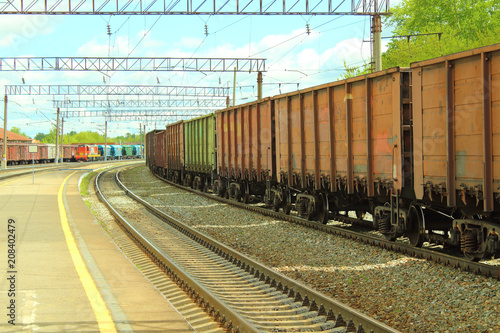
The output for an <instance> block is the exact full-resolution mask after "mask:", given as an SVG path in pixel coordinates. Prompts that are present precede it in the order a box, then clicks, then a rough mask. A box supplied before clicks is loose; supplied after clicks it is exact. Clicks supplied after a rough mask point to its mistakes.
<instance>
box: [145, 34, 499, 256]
mask: <svg viewBox="0 0 500 333" xmlns="http://www.w3.org/2000/svg"><path fill="white" fill-rule="evenodd" d="M499 73H500V44H498V45H493V46H488V47H484V48H480V49H475V50H471V51H467V52H462V53H458V54H454V55H450V56H445V57H440V58H436V59H431V60H427V61H421V62H416V63H413V64H412V65H411V68H408V69H402V68H391V69H388V70H384V71H380V72H377V73H373V74H369V75H364V76H359V77H355V78H350V79H347V80H342V81H337V82H332V83H328V84H324V85H321V86H317V87H312V88H309V89H304V90H300V91H296V92H292V93H288V94H283V95H278V96H273V97H270V98H266V99H262V100H259V101H255V102H252V103H248V104H244V105H239V106H234V107H231V108H227V109H224V110H220V111H217V112H215V113H213V114H209V115H207V116H204V117H200V118H196V119H192V120H188V121H183V122H177V123H175V124H170V125H168V126H167V127H166V129H165V130H160V131H159V130H155V131H152V132H149V133H147V135H146V163H147V165H148V166H149V168H150V169H151V170H152V172H153V173H155V174H158V175H159V176H161V177H164V178H166V179H170V180H172V181H175V182H177V183H181V184H184V185H186V186H191V187H194V188H197V189H200V190H204V191H206V190H208V189H211V190H212V191H213V192H214V193H216V194H218V195H220V196H226V197H230V198H234V199H236V200H242V201H247V200H248V198H249V197H250V196H252V197H254V198H260V199H261V200H262V201H263V202H265V203H266V204H268V205H270V206H272V207H273V208H274V209H275V210H276V211H278V210H279V209H283V211H284V212H285V213H289V212H290V210H291V209H294V210H296V211H297V212H298V214H300V215H301V216H303V217H304V218H307V219H310V218H315V219H319V221H320V222H322V223H326V222H327V221H328V220H329V218H333V217H334V216H335V215H337V214H347V213H348V212H349V211H351V212H353V214H355V215H356V216H357V217H358V218H359V219H364V216H365V215H366V213H370V214H371V215H372V216H373V222H372V224H373V227H374V228H376V229H378V230H379V231H380V232H381V233H382V234H383V235H385V237H386V238H388V239H395V238H396V237H400V236H407V237H408V238H409V241H410V243H411V244H412V245H413V246H421V245H422V244H423V242H424V241H429V242H433V243H442V244H446V245H450V246H455V247H458V248H460V249H461V251H463V253H464V255H465V256H466V257H467V258H469V259H471V260H479V259H481V258H487V257H489V256H491V255H496V256H498V255H500V241H499V235H498V231H497V230H496V229H497V228H499V227H500V221H499V220H500V148H499V147H500V75H499Z"/></svg>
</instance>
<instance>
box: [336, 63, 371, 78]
mask: <svg viewBox="0 0 500 333" xmlns="http://www.w3.org/2000/svg"><path fill="white" fill-rule="evenodd" d="M344 68H345V72H344V73H342V74H341V75H340V78H341V79H344V80H345V79H348V78H351V77H356V76H360V75H364V74H368V73H370V72H371V68H370V64H369V63H364V64H363V66H360V67H355V66H353V67H349V65H347V62H346V61H345V60H344Z"/></svg>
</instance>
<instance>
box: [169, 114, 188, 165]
mask: <svg viewBox="0 0 500 333" xmlns="http://www.w3.org/2000/svg"><path fill="white" fill-rule="evenodd" d="M166 132H167V133H166V135H167V138H166V140H167V141H166V142H167V148H166V150H167V168H168V169H169V170H177V171H181V170H183V169H184V158H185V157H184V153H185V152H184V122H183V121H180V122H177V123H174V124H170V125H167V128H166Z"/></svg>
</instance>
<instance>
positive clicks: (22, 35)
mask: <svg viewBox="0 0 500 333" xmlns="http://www.w3.org/2000/svg"><path fill="white" fill-rule="evenodd" d="M61 20H62V19H60V18H55V17H50V16H49V15H31V16H19V15H3V17H2V20H0V31H2V34H1V35H0V46H3V47H10V48H11V49H14V51H18V50H20V49H22V47H23V46H26V45H29V43H30V41H31V40H33V39H34V38H36V37H37V36H40V35H48V34H50V33H52V32H53V31H54V29H55V28H56V27H57V26H58V25H59V23H60V22H61Z"/></svg>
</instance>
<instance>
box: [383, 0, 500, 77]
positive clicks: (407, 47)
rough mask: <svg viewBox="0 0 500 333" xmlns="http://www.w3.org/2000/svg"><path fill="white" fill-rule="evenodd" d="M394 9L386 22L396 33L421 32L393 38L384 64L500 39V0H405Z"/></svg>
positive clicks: (405, 64)
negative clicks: (406, 36)
mask: <svg viewBox="0 0 500 333" xmlns="http://www.w3.org/2000/svg"><path fill="white" fill-rule="evenodd" d="M391 11H392V12H393V15H391V16H390V17H388V18H387V19H386V22H385V23H386V25H388V26H390V27H392V28H393V33H394V35H396V36H397V35H399V36H401V35H421V36H414V37H408V38H394V39H392V41H391V42H390V43H389V45H388V49H387V51H386V52H385V53H384V54H383V56H382V59H383V60H382V62H383V66H384V68H390V67H395V66H401V67H408V66H409V65H410V63H412V62H415V61H420V60H425V59H431V58H435V57H439V56H442V55H446V54H452V53H456V52H461V51H465V50H469V49H473V48H476V47H481V46H486V45H491V44H495V43H499V42H500V0H440V1H434V0H404V1H403V2H402V3H401V4H400V5H399V6H397V7H394V8H391ZM430 33H441V35H440V36H438V35H428V36H425V35H424V34H430Z"/></svg>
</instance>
